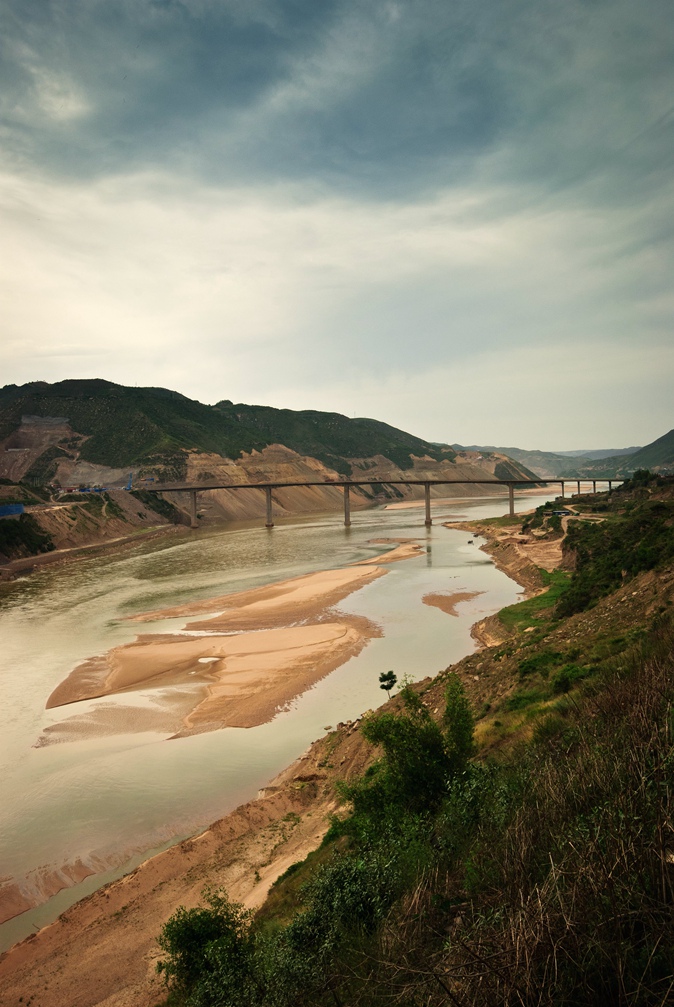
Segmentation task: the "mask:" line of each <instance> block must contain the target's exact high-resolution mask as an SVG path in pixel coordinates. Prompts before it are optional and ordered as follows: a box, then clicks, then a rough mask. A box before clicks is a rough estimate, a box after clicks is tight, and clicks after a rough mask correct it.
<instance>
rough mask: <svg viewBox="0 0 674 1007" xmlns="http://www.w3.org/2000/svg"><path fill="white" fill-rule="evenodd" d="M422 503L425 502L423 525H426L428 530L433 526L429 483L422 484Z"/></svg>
mask: <svg viewBox="0 0 674 1007" xmlns="http://www.w3.org/2000/svg"><path fill="white" fill-rule="evenodd" d="M424 501H425V504H426V521H425V524H426V527H427V528H430V527H431V525H432V524H433V520H432V518H431V484H430V483H424Z"/></svg>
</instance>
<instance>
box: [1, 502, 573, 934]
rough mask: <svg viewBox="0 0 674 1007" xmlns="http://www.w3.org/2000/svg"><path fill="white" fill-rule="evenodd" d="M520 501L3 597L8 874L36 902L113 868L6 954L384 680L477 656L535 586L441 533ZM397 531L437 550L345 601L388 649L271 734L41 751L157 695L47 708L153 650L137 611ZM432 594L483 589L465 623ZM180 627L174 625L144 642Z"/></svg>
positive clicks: (286, 571)
mask: <svg viewBox="0 0 674 1007" xmlns="http://www.w3.org/2000/svg"><path fill="white" fill-rule="evenodd" d="M553 495H554V494H551V496H553ZM543 499H546V498H545V497H542V496H541V497H536V498H535V499H534V500H532V498H531V497H522V498H517V499H516V507H517V509H518V510H524V509H528V508H530V507H531V506H533V505H536V504H538V503H541V502H542V501H543ZM506 507H507V504H506V502H505V501H504V499H503V498H502V497H500V498H498V499H482V500H479V501H476V500H473V501H465V500H457V501H453V502H451V503H439V502H438V503H434V505H433V520H434V522H435V523H434V525H433V527H432V528H431V529H428V530H426V529H425V528H424V526H423V509H421V508H417V507H413V508H409V509H385V508H380V509H376V510H368V511H360V512H355V513H354V514H353V515H352V522H353V523H352V526H351V528H350V529H345V528H344V527H343V526H342V525H341V523H340V521H339V518H338V516H337V515H334V514H331V515H326V516H320V517H313V518H309V519H303V520H299V519H298V520H286V521H283V522H280V523H279V524H277V526H276V527H275V528H274V529H273V530H267V529H265V528H262V527H260V525H259V522H256V523H255V524H253V523H246V524H243V523H238V524H236V525H230V526H227V527H226V528H225V529H220V530H214V531H209V530H203V531H199V532H195V533H192V534H190V535H186V536H185V537H183V538H181V539H180V540H179V541H176V540H175V539H173V538H172V539H171V540H170V541H168V540H166V541H161V540H158V541H153V542H147V543H143V544H139V545H138V546H136V547H134V548H133V549H130V550H128V549H127V550H125V551H124V552H122V553H119V554H117V555H112V554H111V555H108V556H103V557H100V556H98V557H95V558H94V557H92V558H91V559H84V560H79V561H78V562H75V563H72V564H67V565H63V566H61V567H60V568H56V567H49V566H47V567H44V568H43V569H41V570H37V571H36V572H34V573H32V574H31V575H30V576H28V577H25V578H23V579H21V580H18V581H15V582H13V583H10V584H8V585H3V586H2V589H1V594H0V634H1V635H0V639H2V648H1V653H0V683H1V686H2V696H3V712H4V724H3V730H2V732H0V774H1V776H0V778H1V779H2V821H1V823H0V876H2V877H5V878H7V877H9V878H15V879H18V880H20V881H21V883H22V884H23V885H24V886H25V889H26V891H28V890H30V889H34V888H35V887H39V886H40V883H41V878H45V877H53V872H54V871H55V870H56V871H58V870H59V869H61V868H62V866H63V865H65V864H72V863H74V862H79V863H81V864H84V865H88V866H90V867H93V868H95V869H96V870H97V872H98V873H97V874H96V875H95V877H92V878H88V879H87V880H85V881H83V882H81V883H79V884H76V885H74V886H73V887H71V888H69V889H68V890H65V891H62V892H60V893H59V894H58V895H56V896H54V897H52V898H50V899H49V900H48V901H47V902H45V904H44V905H41V906H39V907H38V908H36V909H31V910H29V911H28V912H25V913H23V914H22V915H20V916H18V917H15V918H14V919H13V920H10V921H8V922H7V923H5V924H4V925H3V926H2V927H0V950H2V949H4V948H6V947H8V946H10V945H11V944H12V943H13V942H14V941H16V940H18V939H21V938H22V937H24V936H26V935H27V934H28V933H30V932H31V930H33V929H34V928H36V927H39V926H42V925H44V924H45V923H47V922H49V921H50V920H53V919H54V918H55V917H56V916H57V915H58V913H60V912H62V911H63V910H64V909H65V908H66V907H67V906H68V905H70V904H72V903H73V902H74V901H76V900H77V899H79V898H82V897H83V896H84V895H86V894H88V893H89V892H91V891H93V890H94V889H95V888H97V887H98V886H99V885H100V884H102V883H103V882H104V881H107V880H110V879H112V878H113V877H117V876H120V875H121V874H123V873H125V872H126V871H128V870H130V869H131V868H132V867H133V866H135V865H136V864H137V863H139V862H140V861H142V860H143V859H144V858H145V857H146V856H147V855H148V851H156V850H157V849H160V848H163V847H164V846H167V845H170V844H171V843H173V842H176V841H177V840H178V839H179V838H182V837H184V836H186V835H189V834H193V833H194V832H195V831H197V830H198V829H200V828H202V827H204V826H206V825H207V824H208V823H209V822H211V821H213V820H215V819H216V818H220V817H222V816H223V815H224V814H226V813H227V812H228V811H230V810H232V809H233V808H234V807H236V806H237V805H238V804H240V803H242V802H244V801H247V800H250V799H251V798H252V797H254V796H255V794H256V792H257V790H258V789H259V788H260V787H262V786H264V784H265V783H267V782H268V781H269V780H270V779H271V778H272V777H273V776H274V775H275V774H276V773H277V772H279V771H280V770H281V769H282V768H283V767H285V766H286V765H288V764H289V763H290V762H292V761H293V760H294V759H295V758H296V757H297V756H298V755H300V754H301V753H302V751H303V750H304V749H305V748H306V747H307V746H308V745H309V744H310V743H311V741H313V740H314V739H315V738H317V737H319V736H320V735H321V734H323V733H325V731H326V729H328V727H330V726H333V725H335V724H337V723H338V722H339V721H344V720H349V719H353V718H355V717H357V716H358V715H360V714H361V713H362V712H363V711H364V710H366V709H368V708H371V707H375V706H377V705H379V704H380V703H381V702H382V701H385V694H384V693H383V692H382V691H381V690H380V689H379V686H378V675H379V673H380V672H381V671H388V670H389V669H393V670H394V671H395V672H396V674H397V676H398V678H399V679H400V678H401V677H402V676H403V675H408V676H410V677H411V678H412V679H414V680H417V679H420V678H423V677H425V676H426V675H429V674H434V673H436V672H437V671H439V670H440V669H442V668H444V667H446V666H447V665H448V664H450V663H452V662H454V661H456V660H458V659H459V658H461V657H462V656H464V655H465V654H467V653H470V652H471V651H472V650H473V649H474V643H473V641H472V639H471V636H470V627H471V625H472V624H473V623H474V622H475V621H476V620H477V619H479V618H483V617H484V616H485V615H487V614H491V613H493V612H495V611H497V610H498V609H500V608H501V607H503V606H504V605H508V604H512V603H513V602H515V601H516V600H517V598H518V595H519V593H520V588H519V587H518V585H516V584H515V583H514V582H513V581H511V580H510V579H509V578H507V577H506V576H505V575H504V574H502V573H501V572H500V571H498V570H497V569H496V568H495V566H494V565H493V563H492V561H491V560H490V559H489V557H488V556H486V555H485V554H484V553H483V552H481V551H480V550H479V548H478V545H479V543H478V542H477V541H474V542H473V543H472V544H471V543H469V539H470V536H469V535H468V534H466V533H465V532H461V531H456V530H449V529H446V528H443V527H441V525H440V521H442V520H456V519H460V518H461V517H474V518H478V517H487V516H492V515H498V514H503V513H504V511H505V510H506ZM383 537H388V538H408V537H412V538H415V539H417V540H418V541H419V542H420V543H421V545H422V546H423V550H422V552H421V553H420V554H419V555H418V556H416V557H415V558H413V559H408V560H405V561H402V562H399V563H394V564H391V565H390V567H389V572H388V574H387V575H386V576H385V577H382V578H380V579H378V580H375V581H373V582H371V583H370V584H368V585H366V586H365V587H364V588H362V589H361V590H359V591H357V592H356V593H354V594H352V595H350V596H349V597H348V598H347V599H345V600H344V601H342V602H341V603H340V605H339V608H340V609H341V610H342V611H345V612H351V613H354V614H357V615H362V616H366V617H367V618H369V619H371V620H373V621H374V622H376V623H378V624H379V625H381V627H382V629H383V634H384V635H383V637H381V638H379V639H374V640H372V641H371V642H370V643H369V644H368V645H367V647H366V648H365V649H364V650H363V651H362V652H361V653H360V654H359V655H358V656H357V657H355V658H352V659H351V660H350V661H348V662H347V663H346V664H344V665H342V666H341V667H340V668H339V669H337V670H336V671H335V672H333V673H332V674H331V675H329V676H327V677H326V678H324V679H323V680H322V681H320V682H319V683H318V684H317V685H316V686H315V687H314V688H312V689H310V690H309V691H308V692H306V693H305V694H304V695H303V696H301V697H300V698H299V699H298V700H296V701H295V702H294V703H293V704H292V705H291V707H290V708H289V709H288V710H285V711H283V712H281V713H279V714H278V715H277V716H276V717H275V719H274V720H273V721H272V722H271V723H268V724H264V725H262V726H260V727H256V728H251V729H234V728H230V729H226V730H220V731H214V732H212V733H208V734H200V735H196V736H193V737H188V738H181V739H178V740H166V735H160V734H155V733H149V732H145V733H129V734H118V733H117V734H114V733H111V734H110V735H108V736H102V737H96V738H90V739H86V740H77V741H72V742H68V743H60V744H52V745H47V746H45V747H35V743H36V741H37V739H38V738H39V737H40V735H41V733H42V731H43V730H44V728H45V727H47V726H48V725H50V724H54V723H59V722H61V721H63V720H64V719H65V718H66V717H71V716H73V714H76V713H77V712H78V711H79V710H86V709H87V708H90V706H91V704H92V703H99V704H100V703H103V702H105V703H106V704H113V705H114V704H115V703H123V704H124V705H127V706H128V704H129V703H130V702H131V703H133V702H137V703H144V702H146V701H147V698H146V697H145V696H144V695H143V693H142V692H141V693H127V694H124V695H123V696H120V697H107V698H106V699H105V700H93V701H89V702H88V703H79V704H73V705H71V706H69V707H67V708H61V709H54V710H45V700H46V698H47V697H48V696H49V694H50V693H51V691H52V690H53V689H54V687H55V686H56V685H57V684H58V683H59V682H60V681H61V680H62V679H63V678H65V677H66V675H67V674H68V673H69V672H70V671H71V670H72V668H73V667H74V666H75V665H76V664H77V663H79V662H80V661H82V660H84V659H85V658H87V657H90V656H92V655H94V654H100V653H103V652H105V651H107V650H108V649H109V648H110V647H113V646H117V645H119V644H121V643H126V642H130V641H131V640H133V639H134V638H135V636H136V634H137V632H138V627H137V626H135V625H134V624H133V623H129V622H127V621H125V619H126V617H127V616H129V615H133V614H136V613H140V612H146V611H150V610H154V609H159V608H165V607H167V606H170V605H175V604H182V603H185V602H189V601H195V600H197V599H202V598H208V597H212V596H216V595H221V594H225V593H228V592H232V591H240V590H244V589H249V588H253V587H257V586H260V585H263V584H268V583H270V582H274V581H279V580H284V579H286V578H288V577H294V576H298V575H299V574H302V573H308V572H312V571H318V570H326V569H332V568H336V567H341V566H344V565H346V564H349V563H352V562H354V561H357V560H362V559H365V558H368V557H372V556H374V555H377V554H379V553H381V552H384V551H386V550H387V549H389V548H390V545H385V544H373V543H372V542H371V540H372V539H376V538H383ZM430 592H452V593H454V592H480V593H479V595H478V596H477V597H475V598H474V599H472V600H470V601H466V602H464V603H462V604H461V605H460V606H459V609H458V612H459V614H458V616H457V617H452V616H448V615H446V614H445V613H443V612H441V611H440V610H438V609H437V608H432V607H429V606H427V605H424V604H422V601H421V598H422V596H423V595H425V594H427V593H430ZM178 625H182V623H178V622H176V621H174V622H172V623H170V622H168V621H164V622H161V623H156V624H152V625H151V626H149V627H148V626H144V627H143V632H146V631H147V630H148V629H150V630H154V629H160V630H162V629H166V628H174V627H176V626H178ZM154 698H155V701H156V694H155V697H154Z"/></svg>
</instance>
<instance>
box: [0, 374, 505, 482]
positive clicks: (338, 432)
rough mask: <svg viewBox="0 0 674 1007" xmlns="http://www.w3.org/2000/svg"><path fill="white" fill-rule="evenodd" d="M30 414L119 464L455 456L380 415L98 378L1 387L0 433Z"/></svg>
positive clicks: (401, 461) (85, 452)
mask: <svg viewBox="0 0 674 1007" xmlns="http://www.w3.org/2000/svg"><path fill="white" fill-rule="evenodd" d="M25 415H29V416H39V417H65V418H67V419H68V421H69V422H70V426H71V427H72V429H73V430H74V431H76V432H77V433H78V434H82V435H84V436H85V437H86V438H87V439H86V440H85V441H84V443H83V444H82V445H81V449H80V458H81V459H82V460H84V461H89V462H94V463H96V464H99V465H108V466H111V467H115V468H125V467H127V466H134V465H139V464H141V463H144V462H148V461H149V460H151V459H153V458H157V457H158V456H162V457H163V458H164V459H166V458H167V457H171V455H176V454H177V453H179V452H181V451H184V450H186V449H195V450H197V451H204V452H215V453H217V454H220V455H223V456H226V457H229V458H238V457H240V455H241V453H242V452H244V451H245V452H250V451H252V450H254V449H255V450H261V449H262V448H264V447H266V446H267V445H269V444H274V443H280V444H284V445H285V446H286V447H288V448H291V449H292V450H294V451H297V452H298V453H300V454H304V455H311V456H312V457H314V458H318V459H319V460H320V461H323V462H324V463H325V464H327V465H329V466H331V467H332V468H334V469H336V470H337V471H339V472H342V473H345V474H348V473H350V471H351V467H350V465H349V462H348V459H352V458H370V457H372V456H373V455H378V454H381V455H384V456H385V457H386V458H388V459H389V460H390V461H391V462H393V463H394V464H395V465H398V466H399V467H401V468H403V469H404V468H409V467H410V466H411V464H412V455H416V456H424V455H428V456H430V457H431V458H434V459H436V460H438V461H439V460H442V459H444V460H449V461H451V460H452V459H453V458H454V452H453V451H452V449H451V448H448V447H438V446H437V445H433V444H430V443H429V442H428V441H425V440H422V439H421V438H418V437H414V436H413V435H412V434H408V433H405V431H403V430H398V429H396V428H395V427H391V426H389V425H388V424H386V423H380V422H378V421H377V420H370V419H349V418H348V417H346V416H342V415H341V414H339V413H324V412H318V411H315V410H303V411H295V410H291V409H273V408H271V407H268V406H249V405H245V404H243V403H239V404H234V403H232V402H230V401H228V400H224V401H222V402H219V403H218V404H217V405H216V406H208V405H204V404H203V403H201V402H197V401H195V400H193V399H188V398H187V397H186V396H184V395H181V394H179V393H178V392H173V391H169V390H168V389H165V388H128V387H125V386H123V385H116V384H113V383H112V382H109V381H103V380H99V379H96V380H90V381H79V380H70V381H61V382H58V383H57V384H53V385H50V384H47V383H46V382H31V383H30V384H26V385H21V386H17V385H6V386H5V387H4V388H2V389H0V440H4V439H5V438H6V437H8V436H9V435H10V434H11V433H13V432H14V431H15V430H17V429H18V427H19V426H20V424H21V417H22V416H25ZM521 474H522V475H524V473H521Z"/></svg>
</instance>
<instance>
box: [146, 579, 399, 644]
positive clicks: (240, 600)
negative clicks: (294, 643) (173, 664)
mask: <svg viewBox="0 0 674 1007" xmlns="http://www.w3.org/2000/svg"><path fill="white" fill-rule="evenodd" d="M385 573H386V570H380V569H378V568H377V567H373V566H370V567H369V568H366V569H363V568H359V567H352V566H350V567H346V568H345V569H339V570H321V571H320V572H318V573H309V574H304V575H303V576H301V577H292V578H291V579H289V580H283V581H279V582H278V583H277V584H268V585H266V586H265V587H256V588H252V589H251V590H250V591H237V592H236V593H234V594H225V595H222V596H221V597H219V598H207V599H204V600H202V601H195V602H191V603H189V604H187V605H175V606H173V607H172V608H163V609H159V610H157V611H155V612H144V613H143V614H141V615H135V616H131V621H132V622H153V621H155V620H157V619H174V618H182V617H187V616H191V615H201V614H204V613H214V614H213V615H212V617H211V618H210V619H208V620H204V621H202V622H197V623H191V624H190V625H189V627H188V628H190V629H196V628H203V629H206V628H208V629H211V630H216V629H219V630H227V631H229V632H232V631H234V630H247V629H261V628H263V627H272V626H280V625H287V624H288V622H292V623H298V622H302V621H307V620H309V619H312V618H316V617H318V616H320V615H322V614H323V613H324V612H325V610H326V609H328V608H331V607H332V606H333V605H336V604H337V602H339V601H341V600H342V599H343V598H346V597H347V595H349V594H351V593H352V592H353V591H357V590H358V589H359V588H361V587H363V586H364V585H365V584H368V583H369V582H370V581H371V580H376V579H377V577H383V576H384V574H385ZM215 613H217V614H215Z"/></svg>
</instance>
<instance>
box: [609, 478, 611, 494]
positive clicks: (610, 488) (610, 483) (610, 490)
mask: <svg viewBox="0 0 674 1007" xmlns="http://www.w3.org/2000/svg"><path fill="white" fill-rule="evenodd" d="M608 491H609V493H610V492H611V480H610V479H609V480H608Z"/></svg>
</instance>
